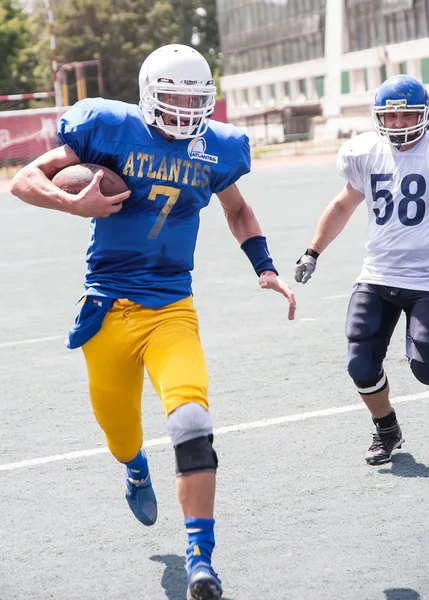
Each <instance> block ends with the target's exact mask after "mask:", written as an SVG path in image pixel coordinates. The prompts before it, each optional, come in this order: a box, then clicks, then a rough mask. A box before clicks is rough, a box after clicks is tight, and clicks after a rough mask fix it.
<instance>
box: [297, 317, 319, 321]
mask: <svg viewBox="0 0 429 600" xmlns="http://www.w3.org/2000/svg"><path fill="white" fill-rule="evenodd" d="M299 320H300V321H317V319H313V317H303V318H302V319H299Z"/></svg>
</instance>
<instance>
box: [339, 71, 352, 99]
mask: <svg viewBox="0 0 429 600" xmlns="http://www.w3.org/2000/svg"><path fill="white" fill-rule="evenodd" d="M341 93H342V94H350V76H349V72H348V71H343V72H342V73H341Z"/></svg>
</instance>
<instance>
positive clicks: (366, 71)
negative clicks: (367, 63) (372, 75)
mask: <svg viewBox="0 0 429 600" xmlns="http://www.w3.org/2000/svg"><path fill="white" fill-rule="evenodd" d="M363 80H364V83H365V90H366V91H368V69H366V68H365V69H364V70H363Z"/></svg>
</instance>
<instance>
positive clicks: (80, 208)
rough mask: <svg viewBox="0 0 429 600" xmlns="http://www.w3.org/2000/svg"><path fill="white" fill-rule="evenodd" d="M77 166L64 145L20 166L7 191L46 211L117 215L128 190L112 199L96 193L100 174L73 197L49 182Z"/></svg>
mask: <svg viewBox="0 0 429 600" xmlns="http://www.w3.org/2000/svg"><path fill="white" fill-rule="evenodd" d="M79 163H80V160H79V157H78V156H77V155H76V154H75V153H74V152H73V150H72V149H71V148H70V147H69V146H67V145H64V146H60V147H59V148H54V149H53V150H50V151H49V152H46V153H45V154H43V155H42V156H40V157H38V158H37V159H36V160H34V161H33V162H31V163H30V164H29V165H27V166H25V167H23V168H22V169H21V170H20V171H19V172H18V173H17V174H16V175H15V177H14V178H13V180H12V186H11V192H12V194H14V195H15V196H17V197H18V198H20V199H21V200H23V201H24V202H26V203H27V204H32V205H33V206H38V207H39V208H49V209H53V210H59V211H62V212H67V213H70V214H72V215H76V216H80V217H94V218H98V217H108V216H109V215H110V214H112V213H115V212H119V211H120V210H121V208H122V202H123V201H124V200H126V199H127V198H128V197H129V195H130V193H131V192H129V191H127V192H123V193H121V194H117V195H115V196H104V195H103V194H102V193H101V191H100V181H101V179H102V178H103V172H102V171H99V172H97V173H96V174H95V176H94V179H93V180H92V181H91V183H90V184H89V185H88V186H87V187H86V188H85V189H84V190H82V191H81V192H80V193H79V194H77V195H73V194H69V193H67V192H65V191H63V190H61V189H60V188H59V187H58V186H56V185H55V184H54V183H52V181H51V179H52V178H53V177H54V175H55V174H56V173H58V172H59V171H61V170H62V169H64V168H65V167H69V166H72V165H77V164H79Z"/></svg>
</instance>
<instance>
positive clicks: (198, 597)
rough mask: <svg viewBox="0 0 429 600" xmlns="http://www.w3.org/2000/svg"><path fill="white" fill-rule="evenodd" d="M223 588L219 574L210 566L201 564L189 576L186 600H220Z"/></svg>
mask: <svg viewBox="0 0 429 600" xmlns="http://www.w3.org/2000/svg"><path fill="white" fill-rule="evenodd" d="M221 598H222V586H221V582H220V579H219V577H218V576H217V573H215V572H214V571H213V569H212V567H211V566H210V565H208V564H207V563H203V562H199V563H197V564H196V565H195V567H193V568H192V570H191V572H190V573H189V575H188V594H187V597H186V600H220V599H221Z"/></svg>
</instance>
